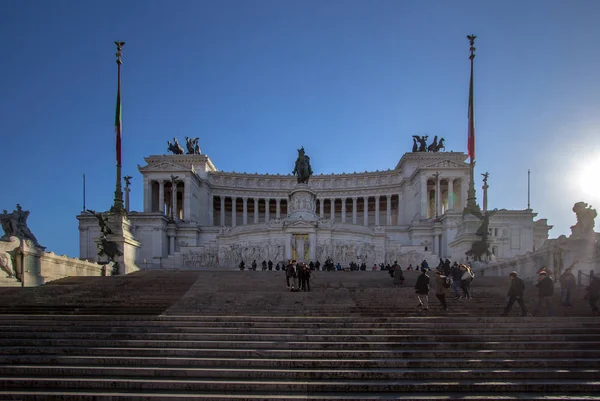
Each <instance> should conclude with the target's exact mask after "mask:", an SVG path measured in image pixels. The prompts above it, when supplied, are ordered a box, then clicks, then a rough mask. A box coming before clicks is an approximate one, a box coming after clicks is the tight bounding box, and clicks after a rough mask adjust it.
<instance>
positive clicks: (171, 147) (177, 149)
mask: <svg viewBox="0 0 600 401" xmlns="http://www.w3.org/2000/svg"><path fill="white" fill-rule="evenodd" d="M167 145H168V148H167V150H168V151H169V152H172V153H173V154H174V155H182V154H183V148H182V147H181V145H180V144H179V142H177V138H173V143H171V141H167Z"/></svg>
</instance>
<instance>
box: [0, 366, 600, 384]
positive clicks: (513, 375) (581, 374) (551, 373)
mask: <svg viewBox="0 0 600 401" xmlns="http://www.w3.org/2000/svg"><path fill="white" fill-rule="evenodd" d="M0 376H3V377H19V376H26V377H29V378H31V379H32V380H35V379H36V378H37V377H42V378H44V377H55V378H58V377H65V376H66V377H69V378H73V377H81V376H85V377H89V378H96V377H98V376H101V377H102V378H105V379H110V378H115V379H122V378H125V377H132V378H134V379H136V378H146V377H154V378H185V379H190V378H199V379H231V380H254V379H262V380H290V381H298V380H313V379H318V380H439V379H440V378H444V380H476V379H487V380H527V379H546V380H550V379H560V380H567V379H573V380H584V379H585V380H593V379H599V378H600V370H598V369H581V368H572V369H539V368H538V369H523V368H521V369H491V368H474V369H457V368H439V369H432V368H431V367H430V368H364V367H361V366H356V367H355V368H354V369H349V368H336V369H317V368H304V369H303V368H297V367H294V368H292V367H290V368H285V369H273V368H271V369H265V368H240V367H228V368H216V367H194V368H191V367H156V366H140V367H123V366H110V365H109V366H101V367H100V366H74V365H54V366H53V365H13V366H10V365H0Z"/></svg>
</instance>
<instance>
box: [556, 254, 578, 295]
mask: <svg viewBox="0 0 600 401" xmlns="http://www.w3.org/2000/svg"><path fill="white" fill-rule="evenodd" d="M577 262H578V261H577V260H576V261H575V262H573V263H571V266H569V267H567V268H566V270H565V272H564V273H563V274H561V275H560V277H559V279H558V281H560V298H561V301H562V304H563V306H573V305H572V303H571V298H572V295H573V290H575V285H576V284H577V282H576V281H575V275H574V274H573V273H572V269H573V267H574V266H575V265H576V264H577Z"/></svg>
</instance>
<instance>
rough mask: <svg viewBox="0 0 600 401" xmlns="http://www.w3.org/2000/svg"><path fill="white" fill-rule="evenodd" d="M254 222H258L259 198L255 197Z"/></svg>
mask: <svg viewBox="0 0 600 401" xmlns="http://www.w3.org/2000/svg"><path fill="white" fill-rule="evenodd" d="M254 224H258V198H254Z"/></svg>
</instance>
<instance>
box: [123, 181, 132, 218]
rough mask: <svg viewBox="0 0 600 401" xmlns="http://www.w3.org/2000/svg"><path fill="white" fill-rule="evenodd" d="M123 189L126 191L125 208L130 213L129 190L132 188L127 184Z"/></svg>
mask: <svg viewBox="0 0 600 401" xmlns="http://www.w3.org/2000/svg"><path fill="white" fill-rule="evenodd" d="M123 191H125V210H126V211H127V213H129V192H131V188H129V186H125V188H123Z"/></svg>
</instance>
